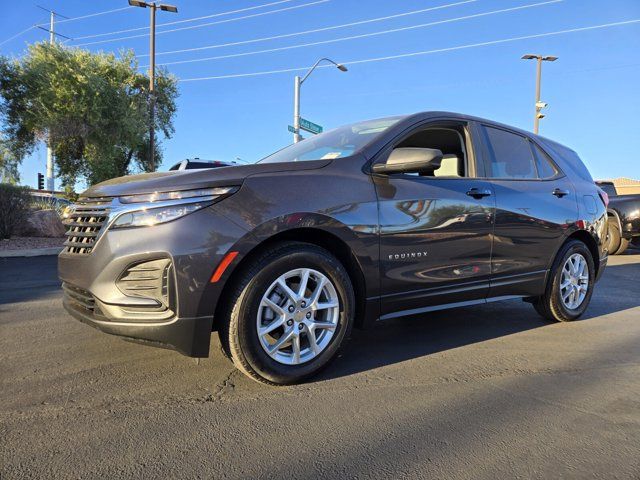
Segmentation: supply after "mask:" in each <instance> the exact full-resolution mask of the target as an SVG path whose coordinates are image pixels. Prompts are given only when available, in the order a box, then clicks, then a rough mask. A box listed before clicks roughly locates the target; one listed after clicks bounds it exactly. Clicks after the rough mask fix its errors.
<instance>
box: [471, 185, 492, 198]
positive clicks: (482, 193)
mask: <svg viewBox="0 0 640 480" xmlns="http://www.w3.org/2000/svg"><path fill="white" fill-rule="evenodd" d="M467 195H469V196H470V197H473V198H475V199H479V198H482V197H488V196H489V195H491V190H489V189H488V188H483V189H482V190H481V189H479V188H475V187H474V188H470V189H469V191H468V192H467Z"/></svg>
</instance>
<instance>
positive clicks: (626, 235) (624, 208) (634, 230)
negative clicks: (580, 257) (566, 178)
mask: <svg viewBox="0 0 640 480" xmlns="http://www.w3.org/2000/svg"><path fill="white" fill-rule="evenodd" d="M596 185H598V186H599V187H600V188H601V189H602V190H604V191H605V192H606V194H607V195H608V196H609V205H608V206H607V214H608V216H609V218H608V225H609V230H608V235H609V241H608V243H607V249H608V250H609V255H621V254H623V253H624V252H626V251H627V248H629V244H630V243H633V244H634V245H638V246H640V194H635V195H618V191H617V190H616V186H615V185H614V184H613V182H605V181H598V182H596Z"/></svg>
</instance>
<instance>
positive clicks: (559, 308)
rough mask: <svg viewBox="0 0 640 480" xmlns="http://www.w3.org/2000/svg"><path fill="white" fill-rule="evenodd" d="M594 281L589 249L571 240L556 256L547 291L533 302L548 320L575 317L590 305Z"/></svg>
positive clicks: (577, 241) (561, 320)
mask: <svg viewBox="0 0 640 480" xmlns="http://www.w3.org/2000/svg"><path fill="white" fill-rule="evenodd" d="M594 281H595V268H594V262H593V257H592V255H591V252H590V250H589V249H588V248H587V246H586V245H585V244H584V243H582V242H580V241H579V240H570V241H569V242H567V243H566V244H565V245H564V246H563V247H562V249H561V251H560V253H559V254H558V256H557V257H556V260H555V262H554V265H553V267H552V269H551V272H550V274H549V280H548V281H547V286H546V289H545V293H544V294H543V295H541V296H540V297H538V298H536V299H535V300H534V302H533V306H534V308H535V309H536V311H537V312H538V313H539V314H540V315H542V316H543V317H545V318H547V319H549V320H555V321H559V322H566V321H570V320H575V319H576V318H578V317H580V315H582V314H583V313H584V311H585V310H586V309H587V306H588V305H589V301H590V300H591V295H592V293H593V285H594Z"/></svg>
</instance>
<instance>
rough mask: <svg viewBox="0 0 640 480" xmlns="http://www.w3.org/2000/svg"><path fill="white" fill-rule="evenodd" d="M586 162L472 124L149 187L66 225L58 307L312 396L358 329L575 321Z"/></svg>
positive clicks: (584, 235) (384, 132)
mask: <svg viewBox="0 0 640 480" xmlns="http://www.w3.org/2000/svg"><path fill="white" fill-rule="evenodd" d="M605 203H606V196H605V195H603V194H602V193H601V192H600V190H599V188H598V187H597V186H596V185H595V184H594V182H593V180H592V178H591V175H590V174H589V171H588V170H587V169H586V168H585V166H584V165H583V163H582V162H581V160H580V159H579V157H578V155H577V154H576V153H575V152H574V151H572V150H570V149H569V148H567V147H564V146H562V145H560V144H558V143H556V142H553V141H551V140H549V139H546V138H543V137H540V136H537V135H533V134H531V133H529V132H525V131H522V130H519V129H516V128H513V127H509V126H506V125H501V124H498V123H495V122H492V121H488V120H483V119H480V118H474V117H470V116H466V115H459V114H452V113H444V112H427V113H419V114H414V115H409V116H398V117H390V118H383V119H378V120H371V121H365V122H360V123H354V124H352V125H347V126H344V127H340V128H336V129H335V130H332V131H328V132H326V133H322V134H320V135H317V136H314V137H312V138H309V139H307V140H304V141H302V142H299V143H296V144H293V145H290V146H289V147H286V148H284V149H282V150H280V151H278V152H276V153H274V154H272V155H271V156H268V157H266V158H264V159H263V160H261V161H260V162H258V163H256V164H253V165H238V166H228V167H221V168H216V169H208V170H184V171H177V172H161V173H147V174H141V175H135V176H128V177H122V178H116V179H113V180H109V181H106V182H103V183H101V184H98V185H95V186H93V187H91V188H89V189H88V190H87V191H86V192H84V193H83V194H82V196H81V197H80V199H79V201H78V202H77V204H76V205H74V206H72V207H70V209H69V211H68V212H67V214H66V215H67V220H66V224H67V227H68V232H67V236H68V238H67V240H66V242H65V248H64V250H63V251H62V252H61V253H60V256H59V276H60V278H61V280H62V282H63V289H64V306H65V308H66V310H67V311H68V312H69V313H70V314H71V315H72V316H73V317H75V318H76V319H78V320H80V321H82V322H84V323H87V324H89V325H91V326H93V327H95V328H98V329H99V330H102V331H103V332H107V333H110V334H114V335H118V336H121V337H124V338H126V339H130V340H135V341H138V342H142V343H147V344H150V345H157V346H163V347H169V348H172V349H175V350H177V351H178V352H181V353H183V354H185V355H189V356H192V357H206V356H208V355H209V345H210V340H211V333H212V332H213V331H217V332H218V335H219V337H220V343H221V346H222V350H223V352H224V353H225V354H226V355H227V356H228V357H229V358H231V359H232V360H233V362H234V364H235V365H236V366H237V368H238V369H240V370H241V371H242V372H244V373H245V374H247V375H249V376H250V377H251V378H253V379H255V380H258V381H261V382H265V383H269V384H276V385H281V384H291V383H296V382H300V381H302V380H304V379H306V378H308V377H310V376H312V375H314V374H316V373H317V372H318V371H319V370H320V369H321V368H323V367H324V366H326V365H327V364H328V363H329V361H330V360H331V359H332V358H334V357H336V355H337V354H338V352H339V350H340V348H341V347H344V346H345V343H346V340H347V338H348V337H349V335H350V332H351V329H352V327H356V328H368V327H370V326H372V325H373V324H374V323H375V322H376V321H381V320H385V319H390V318H396V317H400V316H403V315H416V314H426V313H427V312H431V311H434V310H440V309H444V308H451V307H460V306H468V305H476V304H483V303H487V302H492V301H497V300H505V299H515V298H520V299H523V300H524V301H526V302H529V303H531V304H532V305H533V307H534V308H535V309H536V311H537V312H538V313H539V314H540V315H542V316H543V317H545V318H547V319H550V320H556V321H568V320H574V319H576V318H578V317H579V316H580V315H582V314H583V313H584V311H585V309H586V308H587V305H588V304H589V301H590V299H591V295H592V293H593V287H594V283H595V282H596V280H597V279H598V278H599V277H600V275H601V274H602V271H603V270H604V268H605V265H606V261H607V251H606V249H605V247H604V245H605V243H606V232H607V211H606V205H605Z"/></svg>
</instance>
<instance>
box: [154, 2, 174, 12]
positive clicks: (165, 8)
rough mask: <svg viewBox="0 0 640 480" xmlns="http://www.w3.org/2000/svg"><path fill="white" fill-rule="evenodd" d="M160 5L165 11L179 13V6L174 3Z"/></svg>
mask: <svg viewBox="0 0 640 480" xmlns="http://www.w3.org/2000/svg"><path fill="white" fill-rule="evenodd" d="M158 7H159V8H160V10H163V11H165V12H171V13H178V8H177V7H174V6H173V5H165V4H160V5H158Z"/></svg>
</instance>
